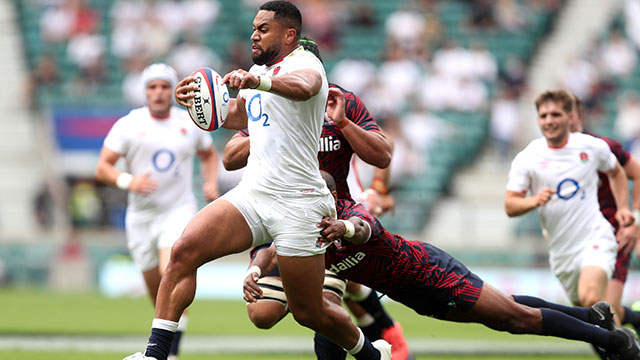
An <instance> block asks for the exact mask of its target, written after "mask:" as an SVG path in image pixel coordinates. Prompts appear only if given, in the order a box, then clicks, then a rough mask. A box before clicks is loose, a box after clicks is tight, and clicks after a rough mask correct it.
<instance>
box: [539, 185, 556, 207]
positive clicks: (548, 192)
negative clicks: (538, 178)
mask: <svg viewBox="0 0 640 360" xmlns="http://www.w3.org/2000/svg"><path fill="white" fill-rule="evenodd" d="M555 193H557V191H556V190H552V189H551V188H548V187H545V188H543V189H542V190H540V192H539V193H538V195H536V204H537V206H544V205H545V204H546V203H548V202H549V200H551V196H552V195H553V194H555Z"/></svg>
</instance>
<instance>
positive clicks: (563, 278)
mask: <svg viewBox="0 0 640 360" xmlns="http://www.w3.org/2000/svg"><path fill="white" fill-rule="evenodd" d="M608 230H610V229H609V228H606V229H603V231H598V232H597V233H594V234H593V237H592V238H591V239H590V240H588V241H586V242H585V244H584V248H583V249H582V251H581V252H579V253H578V254H576V255H574V256H565V257H561V258H560V257H558V258H554V259H549V262H550V264H551V270H552V271H553V273H554V274H555V275H556V277H557V278H558V280H560V283H561V284H562V286H563V287H564V289H565V291H566V292H567V296H568V297H569V300H571V302H572V303H574V304H579V303H580V298H579V297H578V280H580V273H581V272H582V269H583V268H585V267H587V266H597V267H599V268H601V269H602V270H604V272H605V273H606V275H607V279H610V278H611V275H613V271H614V269H615V266H616V257H617V256H618V243H617V241H616V238H615V235H614V234H613V231H608Z"/></svg>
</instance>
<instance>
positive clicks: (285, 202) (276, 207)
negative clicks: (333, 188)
mask: <svg viewBox="0 0 640 360" xmlns="http://www.w3.org/2000/svg"><path fill="white" fill-rule="evenodd" d="M221 198H222V199H224V200H226V201H228V202H230V203H231V204H233V206H235V207H236V208H237V209H238V210H239V211H240V213H242V216H243V217H244V219H245V221H246V222H247V224H248V225H249V228H251V234H252V236H253V243H252V245H251V246H252V247H254V246H258V245H262V244H264V243H266V242H267V241H270V240H273V242H274V244H275V246H276V252H277V254H278V255H280V256H313V255H318V254H324V252H325V249H326V248H327V246H329V244H327V243H319V242H318V238H319V237H320V229H319V228H318V227H316V224H317V223H318V222H320V220H321V219H322V217H323V216H331V217H334V218H335V217H336V206H335V199H334V198H333V196H332V195H331V194H327V195H318V194H313V195H301V196H300V197H295V198H283V197H279V196H278V197H276V196H272V195H269V194H265V193H262V192H258V191H255V190H251V189H248V188H246V187H244V186H242V185H238V186H236V187H235V188H233V189H232V190H230V191H229V192H227V193H226V194H224V195H223V196H222V197H221Z"/></svg>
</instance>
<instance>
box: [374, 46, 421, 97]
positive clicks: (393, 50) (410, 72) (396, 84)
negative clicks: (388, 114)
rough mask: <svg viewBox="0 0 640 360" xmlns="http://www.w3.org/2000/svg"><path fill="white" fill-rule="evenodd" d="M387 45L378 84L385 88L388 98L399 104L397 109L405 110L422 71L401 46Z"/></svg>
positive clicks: (379, 69)
mask: <svg viewBox="0 0 640 360" xmlns="http://www.w3.org/2000/svg"><path fill="white" fill-rule="evenodd" d="M387 45H388V46H387V49H386V50H387V51H386V56H385V60H384V61H383V62H382V64H380V67H379V68H378V75H377V78H378V82H379V83H380V85H381V86H382V87H384V89H385V91H386V93H387V95H386V96H388V97H389V98H391V101H394V102H397V103H398V105H397V108H398V109H404V108H405V107H406V103H407V100H408V98H409V95H411V94H413V92H414V91H415V86H416V84H417V81H418V79H419V78H420V74H421V69H420V67H419V66H418V65H417V64H416V63H415V62H413V61H412V60H410V59H408V58H407V57H406V56H405V52H404V49H403V48H402V47H401V46H400V45H399V44H397V43H394V42H389V43H388V44H387Z"/></svg>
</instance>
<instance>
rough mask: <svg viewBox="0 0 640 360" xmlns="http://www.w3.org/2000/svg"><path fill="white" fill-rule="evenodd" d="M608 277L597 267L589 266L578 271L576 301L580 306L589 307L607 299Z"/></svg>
mask: <svg viewBox="0 0 640 360" xmlns="http://www.w3.org/2000/svg"><path fill="white" fill-rule="evenodd" d="M607 285H608V276H607V273H606V272H605V271H604V270H603V269H602V268H601V267H599V266H595V265H589V266H585V267H583V268H582V270H581V271H580V279H579V280H578V299H579V301H580V305H581V306H584V307H590V306H592V305H593V304H595V303H597V302H598V301H601V300H604V299H605V298H606V297H607Z"/></svg>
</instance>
